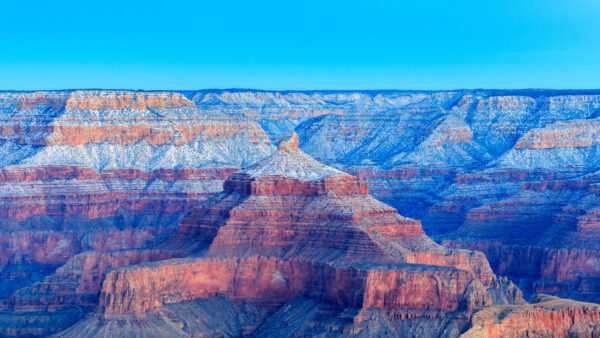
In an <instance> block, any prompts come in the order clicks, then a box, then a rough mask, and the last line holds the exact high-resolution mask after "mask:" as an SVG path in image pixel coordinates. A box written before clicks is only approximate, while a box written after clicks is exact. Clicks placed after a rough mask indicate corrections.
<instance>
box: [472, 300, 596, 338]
mask: <svg viewBox="0 0 600 338" xmlns="http://www.w3.org/2000/svg"><path fill="white" fill-rule="evenodd" d="M598 335H600V306H599V305H597V304H590V303H581V302H575V301H570V300H565V299H559V298H556V297H552V296H541V297H538V299H537V300H536V302H535V303H533V304H527V305H500V306H493V307H489V308H486V309H483V310H481V311H479V312H477V313H475V314H474V315H473V318H472V319H471V328H470V329H469V330H468V331H467V332H465V333H464V334H463V335H461V337H465V338H466V337H490V338H492V337H597V336H598Z"/></svg>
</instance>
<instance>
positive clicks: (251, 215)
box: [0, 90, 600, 337]
mask: <svg viewBox="0 0 600 338" xmlns="http://www.w3.org/2000/svg"><path fill="white" fill-rule="evenodd" d="M280 140H281V141H280ZM599 144H600V92H596V91H547V90H515V91H510V90H506V91H499V90H461V91H440V92H435V91H430V92H426V91H411V92H406V91H363V92H360V91H356V92H347V91H306V92H269V91H254V90H205V91H185V92H169V91H166V92H145V91H112V90H73V91H48V92H0V154H1V155H2V156H0V187H1V189H0V335H6V336H48V335H53V334H54V335H57V336H61V337H65V336H102V337H105V336H157V337H158V336H160V337H165V336H241V335H250V336H252V335H254V336H294V335H296V336H298V335H299V336H313V335H320V336H406V337H422V336H444V337H447V336H459V335H464V336H468V337H480V336H485V337H524V336H565V337H567V336H584V337H585V336H589V337H593V336H598V335H600V328H599V323H600V307H599V306H598V305H596V304H594V303H595V302H600V247H599V246H598V245H599V244H598V243H599V242H598V238H599V235H600V203H599V202H598V201H599V199H598V194H600V189H599V187H600V175H599V173H600V160H599V159H600V156H599V155H600V154H598V151H599V149H600V148H599Z"/></svg>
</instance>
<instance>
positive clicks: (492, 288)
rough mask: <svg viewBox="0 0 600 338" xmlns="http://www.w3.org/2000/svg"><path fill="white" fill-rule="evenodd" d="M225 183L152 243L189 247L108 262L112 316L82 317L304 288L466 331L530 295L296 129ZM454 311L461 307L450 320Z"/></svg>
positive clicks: (106, 300)
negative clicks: (320, 158)
mask: <svg viewBox="0 0 600 338" xmlns="http://www.w3.org/2000/svg"><path fill="white" fill-rule="evenodd" d="M223 190H224V191H223V192H222V193H221V194H219V195H218V196H216V197H214V198H212V199H210V200H207V201H205V202H203V203H200V205H199V206H198V207H197V208H196V209H195V210H194V211H193V212H192V213H191V214H190V215H189V216H188V217H187V218H186V219H185V220H184V221H183V222H182V226H181V227H180V230H179V231H178V232H177V233H176V234H174V235H173V236H171V237H170V238H169V239H167V240H166V241H165V242H163V243H161V244H159V245H158V246H157V247H156V249H148V250H146V251H147V252H161V253H163V254H164V253H167V252H176V254H173V255H172V256H178V255H179V256H182V255H183V254H182V253H185V255H187V257H185V258H174V259H168V260H159V261H156V259H145V261H150V260H155V262H146V263H143V264H139V265H129V263H130V262H129V263H124V264H123V265H127V266H123V267H118V268H113V269H111V270H108V271H107V273H106V275H105V277H104V279H103V282H102V289H101V291H100V298H99V311H101V312H103V313H104V316H103V317H99V318H93V319H87V321H88V324H78V326H77V327H88V326H89V325H94V326H95V327H101V326H103V325H108V326H110V325H112V324H110V322H111V321H112V320H116V319H114V318H120V319H118V320H123V318H131V316H139V315H143V316H147V315H148V313H160V312H161V311H163V308H164V307H165V306H168V305H169V304H174V303H182V302H189V301H193V300H197V299H206V298H214V297H223V296H225V297H227V298H229V299H232V300H234V301H235V302H237V303H244V304H250V305H251V306H253V307H256V308H259V309H262V310H261V311H262V312H265V313H267V314H272V313H273V312H274V311H276V310H277V309H280V308H281V307H282V306H285V304H286V303H288V302H297V301H299V299H304V298H305V299H307V301H313V302H317V303H318V304H323V306H331V307H333V308H335V309H336V311H348V312H349V313H352V312H354V313H355V314H354V315H353V317H354V321H358V322H363V321H369V320H370V319H368V318H362V319H361V317H364V316H368V315H367V314H368V313H370V311H376V312H377V313H378V314H380V315H381V316H382V318H384V320H385V321H386V322H389V323H390V325H400V324H398V323H399V322H401V321H402V320H403V319H411V320H413V321H416V320H420V322H419V323H415V324H414V325H417V326H419V327H424V328H425V327H427V325H428V324H427V323H428V322H429V321H431V323H433V324H432V325H433V326H432V327H437V328H436V329H434V328H430V330H431V332H432V333H435V334H441V333H442V332H443V331H444V330H445V329H446V328H448V327H449V326H450V325H453V326H454V327H456V328H457V329H458V330H459V331H460V330H461V329H462V328H463V327H465V326H466V325H467V322H468V318H469V317H470V314H471V313H472V312H473V311H476V310H478V309H481V308H483V307H486V306H490V305H493V304H506V303H510V304H519V303H522V302H523V300H522V298H521V294H520V291H519V290H518V289H517V288H516V287H515V286H514V285H512V284H511V283H510V282H508V281H506V280H505V279H500V278H497V277H496V276H495V275H494V274H493V273H492V271H491V269H490V267H489V265H488V263H487V261H486V259H485V257H484V256H483V255H481V254H480V253H477V252H471V251H465V250H460V249H448V248H445V247H442V246H440V245H438V244H435V243H434V242H433V241H431V240H430V239H429V238H428V237H427V236H426V235H425V234H424V233H423V231H422V229H421V226H420V223H419V222H418V221H415V220H412V219H408V218H405V217H402V216H400V215H398V214H397V212H396V211H395V210H394V209H393V208H390V207H389V206H386V205H385V204H383V203H381V202H379V201H377V200H375V199H374V198H372V197H370V196H369V195H368V187H367V184H366V183H365V182H363V181H360V180H359V179H358V178H356V177H354V176H351V175H348V174H346V173H344V172H341V171H339V170H337V169H334V168H331V167H327V166H325V165H323V164H321V163H319V162H317V161H315V160H314V159H312V158H311V157H310V156H308V155H307V154H305V153H304V152H303V151H302V150H300V149H299V148H298V138H297V135H296V134H295V133H294V132H291V133H289V134H288V135H287V136H286V137H284V138H283V139H282V141H281V142H280V143H279V146H278V149H277V151H276V152H274V153H273V154H272V155H271V156H269V157H268V158H266V159H265V160H262V161H260V162H258V163H257V164H255V165H253V166H250V167H248V168H246V169H244V170H242V171H240V172H237V173H235V174H233V175H231V176H230V177H229V178H228V179H227V180H226V181H225V183H224V189H223ZM80 283H81V284H79V287H78V288H79V289H85V288H86V285H88V284H84V283H83V281H82V282H80ZM50 284H52V285H56V284H57V283H50ZM94 285H97V284H92V285H91V286H92V288H93V287H94ZM94 290H95V289H94ZM157 311H158V312H157ZM446 315H450V316H452V318H454V319H453V320H450V321H447V322H445V321H444V320H445V319H444V316H446ZM127 316H130V317H127ZM263 320H266V321H267V322H268V319H263ZM89 321H92V322H94V323H93V324H92V323H89ZM396 322H398V323H396ZM394 323H396V324H394ZM255 324H256V325H255V326H256V330H258V331H256V332H255V333H256V334H259V335H260V333H259V332H260V330H261V328H260V327H259V325H258V324H257V323H255ZM365 325H366V324H365ZM347 329H348V330H350V329H351V328H350V327H348V328H347ZM78 330H80V329H71V331H66V332H65V333H64V334H65V335H68V334H74V332H80V331H78ZM94 330H97V331H98V332H104V329H102V328H98V329H94ZM140 330H141V329H140ZM352 330H353V331H356V332H355V333H358V332H362V331H364V332H370V331H369V329H368V328H353V329H352ZM184 331H185V330H184ZM342 331H343V330H342ZM438 331H439V332H438ZM69 332H71V333H69ZM185 332H186V333H187V334H198V333H199V332H189V331H185Z"/></svg>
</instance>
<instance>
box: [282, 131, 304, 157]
mask: <svg viewBox="0 0 600 338" xmlns="http://www.w3.org/2000/svg"><path fill="white" fill-rule="evenodd" d="M298 143H299V142H298V134H296V132H295V131H293V130H290V131H289V132H288V133H287V134H285V136H283V137H282V138H281V139H280V140H279V145H278V146H277V149H278V150H283V151H287V152H290V151H298Z"/></svg>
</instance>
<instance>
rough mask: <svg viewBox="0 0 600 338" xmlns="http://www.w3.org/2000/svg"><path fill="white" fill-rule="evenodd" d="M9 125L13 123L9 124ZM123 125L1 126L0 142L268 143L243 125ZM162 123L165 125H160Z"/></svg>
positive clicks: (255, 130)
mask: <svg viewBox="0 0 600 338" xmlns="http://www.w3.org/2000/svg"><path fill="white" fill-rule="evenodd" d="M9 122H10V121H9ZM137 122H138V123H136V124H124V125H113V124H108V125H45V126H21V125H18V124H5V125H1V126H0V141H12V142H14V143H18V144H23V145H25V144H30V145H44V146H51V145H69V146H80V145H86V144H88V143H103V142H109V143H117V144H120V145H129V144H133V143H136V142H141V141H144V142H148V143H149V144H151V145H154V146H159V145H165V144H173V145H183V144H186V143H189V142H191V141H193V140H195V139H197V138H198V137H201V138H202V140H203V141H206V140H209V139H214V138H217V137H233V136H234V135H236V134H241V133H243V134H244V135H248V137H249V138H250V139H251V140H252V141H253V142H266V143H270V141H268V140H267V137H266V134H265V132H264V131H263V130H262V129H260V127H257V126H256V127H254V128H252V126H248V125H243V126H242V125H241V124H236V123H229V124H223V123H210V124H208V123H205V122H198V121H194V120H190V121H189V122H188V123H186V124H184V123H181V122H182V121H181V119H180V120H178V121H175V122H178V123H176V124H174V123H173V122H174V121H169V119H168V118H163V119H161V121H158V122H155V123H154V124H147V125H145V124H143V121H137ZM160 122H163V123H164V124H160Z"/></svg>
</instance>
